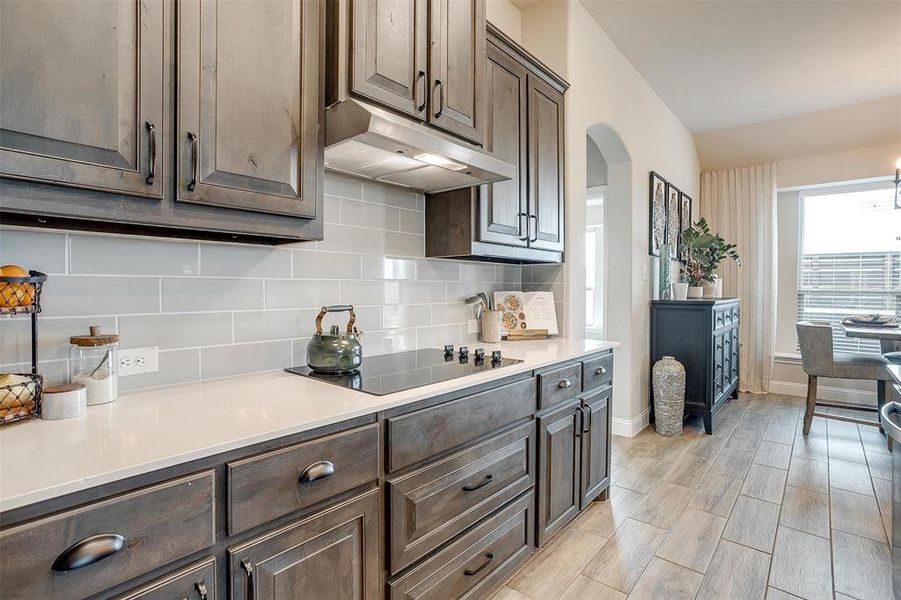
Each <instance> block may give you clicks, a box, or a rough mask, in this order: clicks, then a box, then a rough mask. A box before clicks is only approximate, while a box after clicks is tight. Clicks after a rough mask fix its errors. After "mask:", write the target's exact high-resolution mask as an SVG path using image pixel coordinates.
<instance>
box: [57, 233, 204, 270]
mask: <svg viewBox="0 0 901 600" xmlns="http://www.w3.org/2000/svg"><path fill="white" fill-rule="evenodd" d="M69 253H70V254H69V273H75V274H85V275H197V244H191V243H184V242H170V241H164V240H148V239H141V238H126V237H112V236H96V235H94V236H90V235H72V236H70V237H69Z"/></svg>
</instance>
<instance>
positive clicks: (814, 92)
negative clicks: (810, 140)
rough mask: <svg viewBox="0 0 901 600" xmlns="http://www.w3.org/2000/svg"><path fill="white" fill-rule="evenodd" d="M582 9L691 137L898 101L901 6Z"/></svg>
mask: <svg viewBox="0 0 901 600" xmlns="http://www.w3.org/2000/svg"><path fill="white" fill-rule="evenodd" d="M517 1H518V2H523V0H517ZM581 2H582V4H583V5H584V6H585V7H586V8H587V9H588V11H589V12H590V13H591V15H592V16H593V17H594V18H595V20H596V21H597V22H598V23H599V24H600V26H601V27H602V28H603V29H604V31H605V32H606V33H607V35H608V36H610V38H611V39H612V40H613V42H614V43H615V44H616V46H617V47H618V48H619V49H620V51H621V52H622V53H623V54H624V55H625V57H626V58H627V59H628V60H629V62H631V63H632V65H634V67H635V68H636V69H637V70H638V71H639V73H641V75H642V76H643V77H644V78H645V80H646V81H647V82H648V83H649V84H650V85H651V87H652V88H654V90H655V91H656V92H657V94H658V95H659V96H660V97H661V98H662V99H663V101H664V102H665V103H666V104H667V105H668V106H669V107H670V109H671V110H672V111H673V112H674V113H675V114H676V116H677V117H679V119H680V120H681V121H682V122H683V123H684V124H685V126H686V127H688V129H690V130H691V131H692V132H701V131H711V130H718V129H724V128H729V127H735V126H738V125H745V124H750V123H761V122H766V121H772V120H775V119H781V118H785V117H788V116H792V115H798V114H805V113H809V112H812V111H818V110H824V109H829V108H835V107H839V106H846V105H849V104H856V103H860V102H864V101H868V100H874V99H877V98H886V97H889V96H897V95H901V1H897V0H896V1H887V2H880V1H873V2H871V1H865V0H837V1H823V0H820V1H804V0H802V1H795V0H783V1H757V0H719V1H711V0H705V1H691V2H689V1H682V0H669V1H644V0H581Z"/></svg>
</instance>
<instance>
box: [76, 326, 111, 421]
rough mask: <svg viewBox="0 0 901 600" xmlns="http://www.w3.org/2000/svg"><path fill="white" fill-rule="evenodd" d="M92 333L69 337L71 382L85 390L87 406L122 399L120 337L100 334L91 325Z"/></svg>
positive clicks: (96, 327)
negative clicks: (118, 354) (120, 387)
mask: <svg viewBox="0 0 901 600" xmlns="http://www.w3.org/2000/svg"><path fill="white" fill-rule="evenodd" d="M90 331H91V333H90V335H75V336H72V337H70V338H69V341H70V342H71V343H72V347H71V348H70V351H69V359H70V364H71V369H72V383H80V384H82V385H83V386H84V387H85V388H86V393H87V399H88V406H94V405H96V404H107V403H108V402H113V401H115V400H116V399H117V398H118V397H119V374H118V372H117V370H118V366H119V357H118V356H117V353H118V348H119V336H118V335H116V334H114V333H101V332H100V327H98V326H97V325H92V326H91V327H90Z"/></svg>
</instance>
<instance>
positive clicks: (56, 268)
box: [0, 229, 66, 275]
mask: <svg viewBox="0 0 901 600" xmlns="http://www.w3.org/2000/svg"><path fill="white" fill-rule="evenodd" d="M0 265H19V266H20V267H22V268H23V269H29V270H33V271H40V272H41V273H47V274H48V275H49V274H56V273H65V272H66V234H64V233H47V232H43V231H34V230H33V229H25V230H18V229H0Z"/></svg>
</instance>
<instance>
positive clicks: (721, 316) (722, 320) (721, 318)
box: [713, 308, 732, 329]
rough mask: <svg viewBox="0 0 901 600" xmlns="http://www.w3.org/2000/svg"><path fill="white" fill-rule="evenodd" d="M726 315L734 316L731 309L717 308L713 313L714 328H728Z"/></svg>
mask: <svg viewBox="0 0 901 600" xmlns="http://www.w3.org/2000/svg"><path fill="white" fill-rule="evenodd" d="M726 313H728V314H729V316H730V317H731V316H732V309H731V308H717V309H715V310H714V311H713V328H714V329H722V328H723V327H725V326H726Z"/></svg>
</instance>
